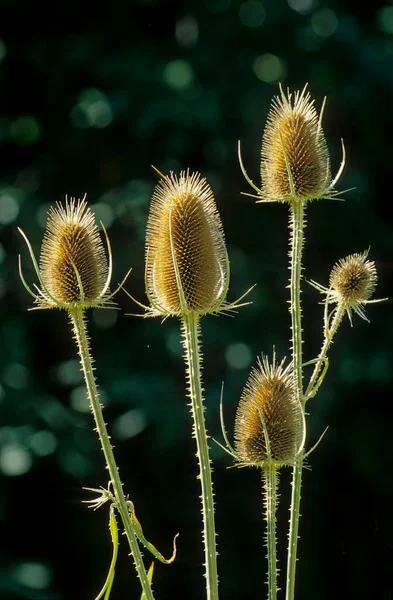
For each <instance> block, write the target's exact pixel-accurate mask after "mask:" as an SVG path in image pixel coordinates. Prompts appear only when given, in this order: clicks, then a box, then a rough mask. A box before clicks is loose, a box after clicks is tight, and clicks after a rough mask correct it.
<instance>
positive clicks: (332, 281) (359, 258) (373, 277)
mask: <svg viewBox="0 0 393 600" xmlns="http://www.w3.org/2000/svg"><path fill="white" fill-rule="evenodd" d="M369 251H370V249H368V250H366V251H365V252H360V253H356V254H349V255H348V256H346V257H345V258H340V260H339V261H338V262H337V263H336V264H335V265H334V267H333V269H332V270H331V273H330V278H329V288H326V287H324V286H323V285H321V284H319V283H317V282H315V281H311V282H310V283H311V285H313V286H314V287H315V288H316V289H317V290H318V291H320V292H321V293H322V294H325V295H326V307H327V306H328V305H329V304H337V305H338V306H339V307H340V308H342V309H344V311H346V313H347V315H348V318H349V320H350V323H351V325H352V311H354V312H355V313H356V314H357V315H359V317H361V318H362V319H364V320H365V321H368V319H367V317H366V314H365V312H364V307H365V305H366V304H375V303H377V302H383V301H384V300H387V298H379V299H376V300H370V298H371V296H372V295H373V293H374V291H375V288H376V286H377V281H378V277H377V270H376V268H375V262H374V261H372V260H367V257H368V253H369ZM325 321H326V323H325V328H326V329H327V330H329V326H328V321H329V319H328V315H327V308H326V309H325Z"/></svg>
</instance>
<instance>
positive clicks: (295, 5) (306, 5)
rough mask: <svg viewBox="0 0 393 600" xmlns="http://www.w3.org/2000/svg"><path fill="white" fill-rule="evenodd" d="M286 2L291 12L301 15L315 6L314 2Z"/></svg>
mask: <svg viewBox="0 0 393 600" xmlns="http://www.w3.org/2000/svg"><path fill="white" fill-rule="evenodd" d="M287 2H288V6H289V7H290V8H292V10H295V11H296V12H298V13H300V14H302V15H306V14H307V13H309V12H310V11H311V10H312V9H313V8H314V6H315V4H316V2H315V0H287Z"/></svg>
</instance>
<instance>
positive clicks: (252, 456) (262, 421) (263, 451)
mask: <svg viewBox="0 0 393 600" xmlns="http://www.w3.org/2000/svg"><path fill="white" fill-rule="evenodd" d="M304 432H305V430H304V415H303V410H302V407H301V405H300V403H299V402H298V401H297V399H296V393H295V386H294V378H293V373H292V369H291V366H287V367H286V368H285V369H284V368H283V362H281V364H279V365H277V364H276V362H275V357H273V362H272V364H271V365H270V364H269V362H268V359H267V357H263V359H262V361H258V366H257V368H253V369H252V371H251V374H250V377H249V379H248V381H247V383H246V386H245V388H244V390H243V392H242V395H241V398H240V402H239V406H238V409H237V413H236V421H235V451H236V455H237V458H238V459H239V461H241V462H242V463H243V464H249V465H256V466H262V467H263V466H264V465H265V464H267V463H276V464H277V465H282V464H293V462H294V460H295V458H296V455H297V454H298V453H299V451H300V450H301V447H302V445H303V442H304V439H303V438H304Z"/></svg>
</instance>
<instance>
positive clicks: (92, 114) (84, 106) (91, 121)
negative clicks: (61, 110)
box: [70, 88, 113, 129]
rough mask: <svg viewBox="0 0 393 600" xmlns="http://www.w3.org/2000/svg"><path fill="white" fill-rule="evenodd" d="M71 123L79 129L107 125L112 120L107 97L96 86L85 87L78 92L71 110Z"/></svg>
mask: <svg viewBox="0 0 393 600" xmlns="http://www.w3.org/2000/svg"><path fill="white" fill-rule="evenodd" d="M70 118H71V123H72V124H73V125H74V126H75V127H78V128H79V129H87V128H88V127H96V128H98V129H100V128H103V127H108V125H110V124H111V123H112V121H113V112H112V107H111V105H110V103H109V100H108V98H107V97H106V96H105V94H103V93H102V92H100V90H97V89H96V88H87V89H85V90H82V92H81V93H80V94H79V97H78V100H77V103H76V104H75V106H74V108H73V109H72V111H71V117H70Z"/></svg>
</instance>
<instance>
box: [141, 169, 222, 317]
mask: <svg viewBox="0 0 393 600" xmlns="http://www.w3.org/2000/svg"><path fill="white" fill-rule="evenodd" d="M228 277H229V275H228V260H227V253H226V247H225V239H224V232H223V228H222V224H221V219H220V216H219V214H218V212H217V208H216V205H215V201H214V196H213V192H212V190H211V189H210V187H209V185H208V184H207V183H206V180H205V179H202V178H201V176H200V175H199V173H193V174H189V172H188V171H187V172H184V171H183V172H181V173H180V176H179V177H177V176H176V175H174V174H173V173H171V174H170V175H169V176H162V179H161V181H160V182H159V183H158V185H157V187H156V189H155V192H154V194H153V198H152V203H151V208H150V214H149V219H148V224H147V230H146V290H147V294H148V296H149V299H150V301H151V304H152V307H153V309H154V310H155V311H156V312H157V313H160V314H163V315H168V314H171V315H179V314H182V313H183V312H184V310H187V311H193V312H195V313H198V314H204V313H208V312H213V311H214V310H216V309H217V308H218V307H219V306H220V304H221V303H222V302H223V300H224V297H225V294H226V288H227V285H228ZM184 303H185V306H184Z"/></svg>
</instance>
